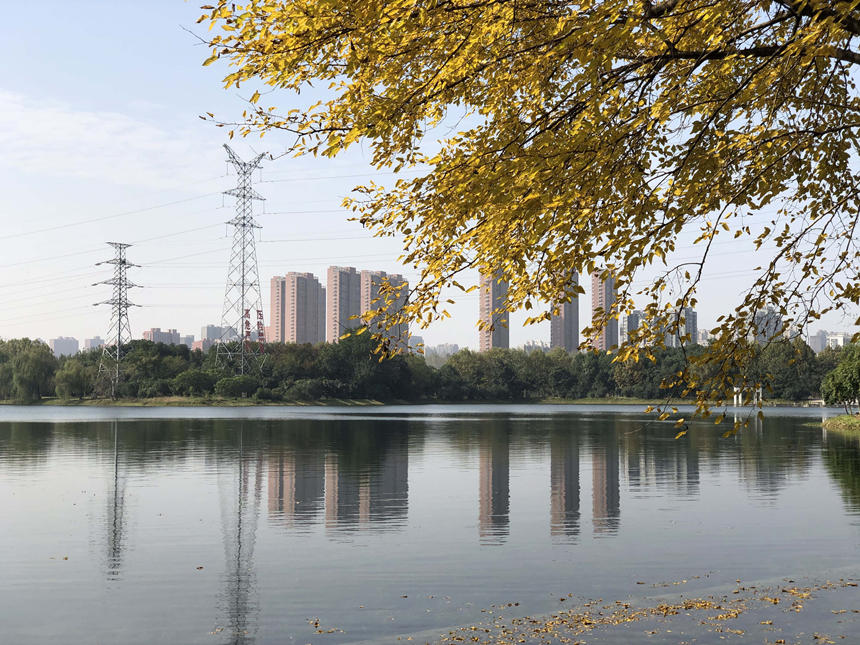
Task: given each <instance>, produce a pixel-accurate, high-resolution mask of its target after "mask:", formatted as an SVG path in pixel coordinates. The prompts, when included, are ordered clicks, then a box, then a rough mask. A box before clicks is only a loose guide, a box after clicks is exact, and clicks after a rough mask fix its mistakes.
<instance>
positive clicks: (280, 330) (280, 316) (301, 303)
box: [268, 272, 326, 344]
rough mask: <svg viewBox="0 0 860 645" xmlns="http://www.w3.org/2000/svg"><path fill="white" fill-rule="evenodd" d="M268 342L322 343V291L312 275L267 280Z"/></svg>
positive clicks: (298, 274)
mask: <svg viewBox="0 0 860 645" xmlns="http://www.w3.org/2000/svg"><path fill="white" fill-rule="evenodd" d="M270 287H271V300H270V302H271V317H270V318H269V320H270V321H271V323H272V324H271V325H270V327H269V330H270V334H269V337H268V340H269V342H275V343H311V344H315V343H321V342H323V341H324V340H325V305H326V298H325V293H326V291H325V288H324V287H323V286H322V285H321V284H320V282H319V280H318V279H317V277H316V276H315V275H314V274H313V273H296V272H290V273H287V274H286V275H283V276H277V275H276V276H275V277H273V278H272V279H271V282H270Z"/></svg>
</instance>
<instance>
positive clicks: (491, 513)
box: [478, 423, 510, 544]
mask: <svg viewBox="0 0 860 645" xmlns="http://www.w3.org/2000/svg"><path fill="white" fill-rule="evenodd" d="M509 460H510V432H509V429H508V427H507V425H506V424H504V423H502V424H500V425H499V426H497V427H489V428H487V429H485V430H481V432H480V439H479V445H478V464H479V470H480V473H479V475H478V481H479V485H478V486H479V488H478V535H479V536H480V538H481V542H482V543H483V544H502V543H503V542H504V541H505V539H506V538H507V536H508V527H509V523H510V518H509V513H510V461H509Z"/></svg>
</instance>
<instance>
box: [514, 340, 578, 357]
mask: <svg viewBox="0 0 860 645" xmlns="http://www.w3.org/2000/svg"><path fill="white" fill-rule="evenodd" d="M550 349H551V346H550V345H547V344H546V343H545V342H543V341H542V340H530V341H528V342H526V343H523V347H522V350H523V351H524V352H525V353H526V354H531V353H532V352H548V351H549V350H550ZM567 351H570V350H567Z"/></svg>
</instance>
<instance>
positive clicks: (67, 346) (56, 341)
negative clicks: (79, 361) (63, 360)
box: [48, 336, 78, 358]
mask: <svg viewBox="0 0 860 645" xmlns="http://www.w3.org/2000/svg"><path fill="white" fill-rule="evenodd" d="M48 345H50V346H51V351H52V352H54V356H56V357H57V358H59V357H60V356H74V355H75V354H77V353H78V339H77V338H70V337H67V336H60V337H59V338H52V339H51V340H49V341H48Z"/></svg>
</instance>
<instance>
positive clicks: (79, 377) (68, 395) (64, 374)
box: [54, 358, 95, 399]
mask: <svg viewBox="0 0 860 645" xmlns="http://www.w3.org/2000/svg"><path fill="white" fill-rule="evenodd" d="M94 382H95V374H94V370H93V369H92V368H91V367H89V366H87V365H84V363H83V361H81V360H79V359H77V358H69V359H67V360H66V361H65V362H64V363H63V365H62V367H60V369H59V370H57V373H56V374H55V375H54V384H55V388H56V391H57V396H58V397H60V398H61V399H82V398H84V397H85V396H88V395H89V394H92V391H93V384H94Z"/></svg>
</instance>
